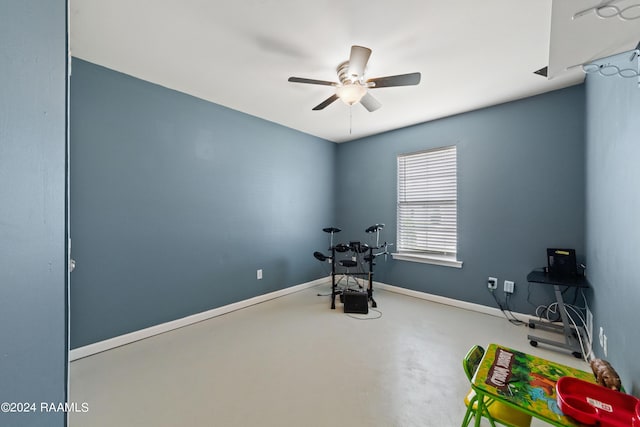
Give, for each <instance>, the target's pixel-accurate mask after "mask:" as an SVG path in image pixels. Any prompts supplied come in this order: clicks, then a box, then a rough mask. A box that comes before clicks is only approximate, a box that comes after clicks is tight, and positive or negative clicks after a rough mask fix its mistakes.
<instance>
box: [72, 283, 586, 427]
mask: <svg viewBox="0 0 640 427" xmlns="http://www.w3.org/2000/svg"><path fill="white" fill-rule="evenodd" d="M329 290H330V288H329V287H328V286H325V285H322V286H320V287H315V288H311V289H306V290H303V291H300V292H297V293H294V294H290V295H287V296H285V297H282V298H278V299H274V300H271V301H268V302H265V303H262V304H258V305H255V306H252V307H249V308H246V309H242V310H238V311H235V312H233V313H229V314H226V315H223V316H219V317H217V318H214V319H210V320H207V321H204V322H201V323H198V324H195V325H192V326H188V327H185V328H181V329H178V330H175V331H171V332H168V333H165V334H162V335H158V336H155V337H152V338H148V339H145V340H142V341H138V342H136V343H133V344H129V345H126V346H123V347H119V348H116V349H113V350H109V351H107V352H104V353H100V354H97V355H93V356H90V357H87V358H84V359H80V360H77V361H74V362H72V363H71V367H70V401H71V402H79V403H83V402H86V403H87V404H88V408H89V411H88V412H86V413H74V414H70V426H72V427H99V426H109V427H112V426H119V427H127V426H136V427H142V426H153V427H163V426H190V427H198V426H223V427H227V426H229V427H232V426H241V427H249V426H263V427H269V426H278V427H282V426H318V427H324V426H350V427H355V426H363V427H364V426H367V427H371V426H384V427H389V426H398V427H409V426H440V427H442V426H459V425H460V423H461V421H462V417H463V415H464V412H465V407H464V403H463V398H464V396H465V394H466V392H467V391H468V389H469V384H468V381H467V379H466V377H465V375H464V372H463V370H462V358H463V357H464V355H465V354H466V352H467V350H468V349H469V347H471V346H472V345H473V344H480V345H483V346H485V347H486V346H487V345H488V344H489V343H492V342H496V343H500V344H503V345H506V346H509V347H512V348H515V349H519V350H523V351H525V352H528V353H531V354H535V355H538V356H541V357H544V358H547V359H551V360H555V361H557V362H560V363H563V364H567V365H571V366H574V367H578V368H581V369H583V370H586V371H589V367H588V365H587V364H586V363H585V362H583V361H580V360H578V359H575V358H573V357H572V356H571V355H568V354H566V353H563V352H561V351H556V350H552V349H548V348H542V347H538V348H533V347H531V346H530V345H529V343H528V341H527V338H526V335H527V332H528V330H527V328H525V327H518V326H514V325H511V324H510V323H509V322H507V321H506V320H505V319H504V318H498V317H493V316H489V315H486V314H479V313H475V312H471V311H467V310H463V309H459V308H454V307H450V306H446V305H442V304H437V303H432V302H428V301H424V300H421V299H417V298H412V297H408V296H404V295H400V294H396V293H392V292H388V291H377V292H376V295H375V296H376V300H377V302H378V309H379V310H380V312H381V313H382V316H381V317H380V318H377V319H369V320H363V319H362V318H365V317H370V318H373V317H376V316H379V314H378V313H375V312H373V311H370V313H369V315H368V316H362V315H355V317H358V318H357V319H356V318H354V317H350V316H349V315H346V314H344V313H343V312H342V305H341V304H338V307H337V309H336V310H330V309H329V298H328V297H319V296H317V293H319V292H320V293H324V292H328V291H329ZM483 425H484V423H483ZM533 425H543V424H538V423H537V422H535V421H534V423H533Z"/></svg>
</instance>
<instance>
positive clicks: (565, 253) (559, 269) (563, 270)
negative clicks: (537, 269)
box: [547, 248, 578, 276]
mask: <svg viewBox="0 0 640 427" xmlns="http://www.w3.org/2000/svg"><path fill="white" fill-rule="evenodd" d="M547 272H548V273H549V274H550V275H553V276H577V275H578V264H577V262H576V251H575V250H574V249H557V248H547Z"/></svg>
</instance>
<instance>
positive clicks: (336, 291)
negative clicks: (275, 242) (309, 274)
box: [313, 224, 392, 314]
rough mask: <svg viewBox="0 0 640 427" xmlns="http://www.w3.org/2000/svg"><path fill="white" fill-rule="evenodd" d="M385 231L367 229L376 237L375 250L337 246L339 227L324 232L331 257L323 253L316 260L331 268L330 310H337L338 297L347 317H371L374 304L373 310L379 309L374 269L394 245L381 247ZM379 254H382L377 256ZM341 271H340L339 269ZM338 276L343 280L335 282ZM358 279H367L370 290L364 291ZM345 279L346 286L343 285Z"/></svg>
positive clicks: (362, 245) (356, 245)
mask: <svg viewBox="0 0 640 427" xmlns="http://www.w3.org/2000/svg"><path fill="white" fill-rule="evenodd" d="M383 228H384V224H374V225H372V226H371V227H369V228H367V229H366V230H365V232H366V233H367V234H373V233H375V234H376V243H375V246H373V245H368V244H367V243H361V242H357V241H352V242H349V243H348V244H346V243H338V244H336V245H334V243H333V238H334V234H336V233H339V232H340V231H342V230H341V229H339V228H336V227H327V228H323V229H322V231H324V232H325V233H328V234H329V235H330V237H329V250H330V251H331V255H325V254H323V253H322V252H318V251H316V252H314V253H313V256H314V257H315V258H316V259H317V260H319V261H322V262H328V263H329V264H331V308H332V309H335V308H336V301H335V300H336V296H339V298H340V302H342V303H343V304H344V309H345V313H361V314H366V313H368V308H369V306H368V303H369V301H371V307H374V308H375V307H377V304H376V301H375V300H374V299H373V267H374V265H376V264H375V262H374V260H375V259H376V257H378V256H381V255H384V257H385V261H386V259H387V256H388V255H389V251H388V247H389V246H391V245H392V243H387V242H384V243H382V244H380V230H382V229H383ZM375 251H379V252H375ZM337 268H339V271H337V270H336V269H337ZM336 276H340V279H339V280H338V281H337V282H336ZM350 277H351V278H352V279H353V280H352V282H355V284H354V285H352V286H350V283H349V278H350ZM358 277H363V278H364V277H366V278H367V281H368V285H367V288H366V289H364V288H363V286H362V284H361V283H359V282H358ZM343 279H345V281H346V283H345V284H344V285H343V286H340V285H341V282H342V281H343Z"/></svg>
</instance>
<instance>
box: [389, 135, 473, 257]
mask: <svg viewBox="0 0 640 427" xmlns="http://www.w3.org/2000/svg"><path fill="white" fill-rule="evenodd" d="M457 172H458V171H457V153H456V147H455V146H450V147H443V148H437V149H433V150H428V151H423V152H419V153H411V154H402V155H399V156H398V206H397V208H398V230H397V232H398V235H397V240H398V242H397V244H398V252H397V253H395V254H393V256H394V258H395V259H402V260H408V261H418V262H427V263H433V264H439V265H447V266H451V267H458V268H460V267H462V262H460V261H458V260H457V257H456V252H457V243H458V230H457V229H458V227H457V210H458V208H457Z"/></svg>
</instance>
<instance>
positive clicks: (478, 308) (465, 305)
mask: <svg viewBox="0 0 640 427" xmlns="http://www.w3.org/2000/svg"><path fill="white" fill-rule="evenodd" d="M373 283H374V284H373V288H374V289H382V290H385V291H389V292H395V293H397V294H402V295H407V296H410V297H414V298H420V299H423V300H427V301H431V302H437V303H439V304H445V305H450V306H452V307H457V308H462V309H464V310H470V311H475V312H477V313H483V314H488V315H491V316H495V317H504V314H503V313H502V311H500V309H498V308H494V307H488V306H486V305H481V304H475V303H472V302H466V301H460V300H457V299H453V298H448V297H443V296H440V295H434V294H428V293H426V292H420V291H413V290H411V289H406V288H400V287H398V286H393V285H387V284H386V283H380V282H373ZM513 314H514V315H516V316H517V317H518V318H521V319H522V320H523V321H524V322H528V321H529V320H531V319H537V318H536V317H535V316H531V315H529V314H523V313H513Z"/></svg>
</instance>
